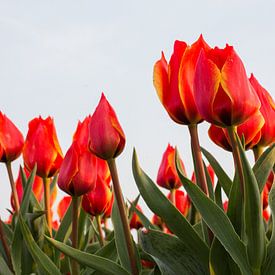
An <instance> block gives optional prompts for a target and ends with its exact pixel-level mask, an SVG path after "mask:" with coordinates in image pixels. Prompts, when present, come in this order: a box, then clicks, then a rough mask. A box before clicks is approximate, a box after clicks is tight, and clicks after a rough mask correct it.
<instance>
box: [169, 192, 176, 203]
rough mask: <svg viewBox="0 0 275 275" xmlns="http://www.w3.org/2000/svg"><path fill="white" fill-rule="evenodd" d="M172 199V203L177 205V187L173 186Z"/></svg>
mask: <svg viewBox="0 0 275 275" xmlns="http://www.w3.org/2000/svg"><path fill="white" fill-rule="evenodd" d="M170 201H171V202H172V204H174V205H176V189H175V188H173V189H171V190H170Z"/></svg>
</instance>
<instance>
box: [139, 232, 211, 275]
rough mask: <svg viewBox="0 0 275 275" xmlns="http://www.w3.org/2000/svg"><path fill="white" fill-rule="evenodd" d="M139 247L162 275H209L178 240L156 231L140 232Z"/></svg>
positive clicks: (194, 255) (195, 256)
mask: <svg viewBox="0 0 275 275" xmlns="http://www.w3.org/2000/svg"><path fill="white" fill-rule="evenodd" d="M140 239H141V245H142V248H143V249H144V251H145V252H146V253H148V254H150V255H151V256H152V257H153V258H154V260H155V262H156V263H157V265H158V266H159V268H160V270H161V271H162V274H169V275H177V274H198V275H199V274H209V272H208V270H207V269H205V267H204V266H203V264H199V263H198V261H197V255H196V254H194V253H192V251H191V250H190V249H189V248H188V247H187V246H186V244H185V243H184V242H182V241H181V240H180V239H179V238H177V237H175V236H172V235H168V234H165V233H163V232H160V231H158V230H148V231H147V232H146V233H144V232H140Z"/></svg>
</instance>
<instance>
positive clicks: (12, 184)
mask: <svg viewBox="0 0 275 275" xmlns="http://www.w3.org/2000/svg"><path fill="white" fill-rule="evenodd" d="M6 168H7V171H8V176H9V180H10V185H11V190H12V197H13V202H14V207H15V213H16V214H18V213H19V210H20V204H19V199H18V194H17V190H16V186H15V182H14V178H13V174H12V169H11V162H10V161H8V162H6Z"/></svg>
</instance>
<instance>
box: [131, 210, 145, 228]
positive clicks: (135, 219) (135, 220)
mask: <svg viewBox="0 0 275 275" xmlns="http://www.w3.org/2000/svg"><path fill="white" fill-rule="evenodd" d="M136 208H137V209H138V210H139V211H140V212H142V209H141V207H140V206H139V205H136ZM142 227H143V224H142V221H141V219H140V218H139V216H138V215H137V213H136V212H135V211H134V212H133V215H132V218H131V220H130V228H131V229H136V230H138V229H140V228H142Z"/></svg>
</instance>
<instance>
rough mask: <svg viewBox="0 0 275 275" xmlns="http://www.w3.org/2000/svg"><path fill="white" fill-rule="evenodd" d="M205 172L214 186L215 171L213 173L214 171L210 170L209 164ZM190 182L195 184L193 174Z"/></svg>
mask: <svg viewBox="0 0 275 275" xmlns="http://www.w3.org/2000/svg"><path fill="white" fill-rule="evenodd" d="M207 171H208V174H209V176H210V179H211V182H212V185H213V186H214V183H215V171H214V169H213V168H212V166H211V165H210V164H209V165H208V166H207ZM191 181H193V182H194V183H196V175H195V172H193V174H192V177H191Z"/></svg>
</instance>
